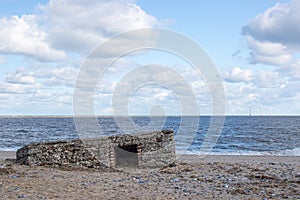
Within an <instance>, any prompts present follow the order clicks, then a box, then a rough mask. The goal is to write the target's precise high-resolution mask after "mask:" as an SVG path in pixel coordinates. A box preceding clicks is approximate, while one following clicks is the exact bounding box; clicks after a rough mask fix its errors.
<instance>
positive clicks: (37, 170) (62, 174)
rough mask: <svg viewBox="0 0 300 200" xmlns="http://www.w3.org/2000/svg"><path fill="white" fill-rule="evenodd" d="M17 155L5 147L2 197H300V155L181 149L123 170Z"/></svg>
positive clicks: (0, 169)
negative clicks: (64, 165) (21, 161)
mask: <svg viewBox="0 0 300 200" xmlns="http://www.w3.org/2000/svg"><path fill="white" fill-rule="evenodd" d="M7 158H8V159H7ZM14 158H15V152H0V159H1V161H0V163H1V164H0V194H1V199H260V200H261V199H300V157H279V156H206V157H204V158H201V157H199V156H194V155H181V156H178V158H177V160H178V162H177V164H176V166H173V167H166V168H163V169H150V170H145V169H136V170H131V171H128V170H126V171H119V172H116V171H115V172H101V171H96V170H92V169H81V170H80V169H59V168H50V167H38V166H32V167H29V166H24V165H17V164H13V162H12V161H13V160H12V159H14ZM5 159H6V160H5Z"/></svg>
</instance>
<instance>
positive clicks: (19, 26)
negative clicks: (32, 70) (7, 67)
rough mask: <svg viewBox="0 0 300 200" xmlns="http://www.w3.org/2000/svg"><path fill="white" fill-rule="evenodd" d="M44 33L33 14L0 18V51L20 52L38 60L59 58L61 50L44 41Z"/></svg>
mask: <svg viewBox="0 0 300 200" xmlns="http://www.w3.org/2000/svg"><path fill="white" fill-rule="evenodd" d="M45 38H46V33H45V32H44V31H42V30H41V29H40V27H39V26H38V24H37V19H36V16H35V15H23V16H21V17H18V16H12V17H11V18H9V19H8V18H2V19H0V52H2V53H5V54H7V53H11V54H22V55H27V56H32V57H35V58H37V59H39V60H46V61H50V60H51V61H52V60H61V59H64V58H65V56H66V55H65V53H64V52H63V51H59V50H55V49H53V48H51V45H50V44H48V43H46V42H45Z"/></svg>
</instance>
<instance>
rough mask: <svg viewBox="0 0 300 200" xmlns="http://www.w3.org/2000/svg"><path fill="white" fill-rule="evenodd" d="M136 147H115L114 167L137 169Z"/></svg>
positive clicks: (134, 145)
mask: <svg viewBox="0 0 300 200" xmlns="http://www.w3.org/2000/svg"><path fill="white" fill-rule="evenodd" d="M137 147H138V146H137V145H136V144H133V145H126V146H116V147H115V166H116V167H138V151H137Z"/></svg>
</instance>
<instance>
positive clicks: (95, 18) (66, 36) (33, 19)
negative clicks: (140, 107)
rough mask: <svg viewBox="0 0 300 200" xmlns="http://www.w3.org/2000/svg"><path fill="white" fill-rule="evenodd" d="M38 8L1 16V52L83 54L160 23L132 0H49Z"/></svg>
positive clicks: (45, 57) (56, 56) (57, 56)
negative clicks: (101, 43) (110, 38)
mask: <svg viewBox="0 0 300 200" xmlns="http://www.w3.org/2000/svg"><path fill="white" fill-rule="evenodd" d="M37 10H38V11H39V12H38V13H33V14H28V15H22V16H20V17H18V16H12V17H10V18H2V19H0V52H2V53H5V54H21V55H26V56H30V57H34V58H36V59H38V60H40V61H56V60H62V59H65V58H66V55H67V54H68V53H70V52H76V53H80V54H82V53H84V54H86V53H88V52H90V51H91V50H92V49H93V48H95V47H96V46H97V45H99V44H100V42H103V41H104V40H105V39H107V38H108V37H111V36H113V35H115V34H118V33H120V32H124V31H127V30H132V29H136V28H143V27H153V26H155V25H158V24H159V22H158V20H157V19H156V18H155V17H153V16H152V15H149V14H148V13H146V12H145V11H144V10H142V9H141V7H139V6H138V5H136V4H135V3H134V1H124V0H112V1H98V0H90V1H89V2H88V3H87V2H86V1H80V0H50V1H49V2H48V4H46V5H43V6H42V5H40V6H39V7H38V8H37ZM108 50H109V49H108Z"/></svg>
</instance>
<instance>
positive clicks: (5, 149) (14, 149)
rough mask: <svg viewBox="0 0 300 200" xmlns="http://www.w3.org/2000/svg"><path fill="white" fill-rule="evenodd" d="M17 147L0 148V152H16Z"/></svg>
mask: <svg viewBox="0 0 300 200" xmlns="http://www.w3.org/2000/svg"><path fill="white" fill-rule="evenodd" d="M18 149H19V147H16V148H0V151H17V150H18Z"/></svg>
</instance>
